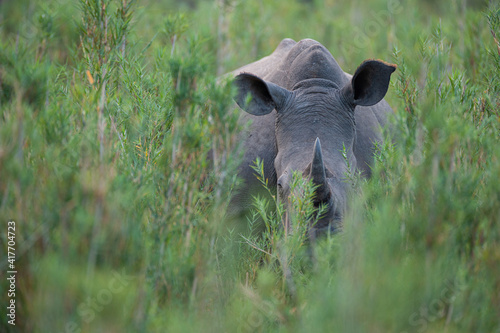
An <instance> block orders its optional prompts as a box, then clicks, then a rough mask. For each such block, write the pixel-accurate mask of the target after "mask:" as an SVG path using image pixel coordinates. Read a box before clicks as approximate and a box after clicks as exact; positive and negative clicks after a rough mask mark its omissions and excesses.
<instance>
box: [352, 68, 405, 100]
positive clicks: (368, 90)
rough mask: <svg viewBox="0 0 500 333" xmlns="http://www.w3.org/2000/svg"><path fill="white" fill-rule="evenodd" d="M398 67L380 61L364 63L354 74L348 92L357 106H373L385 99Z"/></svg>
mask: <svg viewBox="0 0 500 333" xmlns="http://www.w3.org/2000/svg"><path fill="white" fill-rule="evenodd" d="M395 70H396V65H392V64H388V63H385V62H383V61H379V60H366V61H364V62H363V63H362V64H361V65H360V66H359V67H358V69H357V70H356V73H354V76H353V77H352V80H351V84H350V87H346V88H348V89H347V91H348V93H349V95H350V96H349V97H348V99H350V100H351V101H352V102H353V103H354V104H355V105H363V106H371V105H374V104H377V103H378V102H380V101H381V100H382V98H384V96H385V94H386V93H387V89H388V88H389V82H390V80H391V74H392V73H393V72H394V71H395Z"/></svg>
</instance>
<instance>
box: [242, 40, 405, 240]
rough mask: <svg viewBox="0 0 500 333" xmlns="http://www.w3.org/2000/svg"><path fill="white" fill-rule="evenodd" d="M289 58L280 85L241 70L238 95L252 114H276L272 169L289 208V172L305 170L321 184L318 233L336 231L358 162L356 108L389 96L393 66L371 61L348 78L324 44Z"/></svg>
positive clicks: (304, 172)
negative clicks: (348, 177)
mask: <svg viewBox="0 0 500 333" xmlns="http://www.w3.org/2000/svg"><path fill="white" fill-rule="evenodd" d="M288 63H289V64H291V65H290V68H289V69H287V70H286V75H285V76H284V77H283V78H282V79H281V80H274V81H275V82H280V85H278V84H275V83H272V82H270V81H266V80H263V79H261V78H259V77H257V76H255V75H252V74H249V73H242V74H239V75H238V76H237V77H236V78H235V81H234V82H235V84H236V86H237V95H236V97H235V100H236V102H237V103H238V105H239V106H240V107H241V108H242V109H243V110H245V111H246V112H248V113H250V114H251V115H254V116H264V115H267V114H269V113H271V112H276V117H275V135H276V155H275V156H276V157H275V160H274V169H275V171H276V187H277V195H278V198H279V200H280V202H283V203H284V205H285V207H286V206H287V201H288V200H287V198H288V197H289V195H290V182H291V180H292V173H293V172H294V171H298V172H301V173H302V175H303V176H304V177H308V178H309V179H311V180H312V182H313V183H314V184H315V185H316V186H317V188H316V192H315V197H314V205H315V206H319V205H326V208H325V209H326V213H325V214H324V215H323V216H322V217H321V218H320V219H319V221H318V222H317V223H316V225H315V226H314V228H312V230H313V231H314V234H317V233H322V232H325V231H330V232H331V231H333V232H335V231H336V227H337V226H338V225H339V222H340V221H341V220H342V216H343V214H344V212H345V209H346V199H347V191H348V184H346V182H345V174H346V172H347V171H348V170H347V168H348V167H347V165H348V164H349V166H350V167H351V168H352V169H354V168H356V166H357V165H356V158H355V156H354V153H353V145H354V143H355V140H356V124H355V117H354V111H355V108H356V106H358V105H359V106H371V105H374V104H376V103H378V102H380V101H381V100H382V99H383V98H384V96H385V94H386V92H387V89H388V86H389V81H390V75H391V73H392V72H394V70H395V66H393V65H389V64H387V63H384V62H382V61H377V60H367V61H365V62H363V63H362V64H361V65H360V66H359V67H358V69H357V70H356V72H355V74H354V75H353V76H352V78H351V77H350V75H347V74H345V73H344V72H343V71H342V70H341V69H340V67H339V66H338V64H337V63H336V61H335V60H334V59H333V57H332V56H331V55H330V54H329V52H328V51H326V52H325V49H324V48H322V46H321V45H320V46H316V45H314V48H313V47H309V49H308V50H302V51H301V53H300V54H298V55H295V58H294V59H293V61H291V62H290V61H289V62H288ZM256 135H258V133H256ZM343 152H346V153H347V159H348V161H349V163H346V157H345V156H344V155H343ZM351 171H353V170H351ZM285 219H287V218H286V217H285ZM285 222H286V223H288V222H289V221H285Z"/></svg>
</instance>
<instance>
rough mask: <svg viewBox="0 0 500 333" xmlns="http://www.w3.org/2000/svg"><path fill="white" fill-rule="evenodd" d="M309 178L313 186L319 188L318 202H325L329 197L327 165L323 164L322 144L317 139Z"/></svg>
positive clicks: (317, 193) (317, 190)
mask: <svg viewBox="0 0 500 333" xmlns="http://www.w3.org/2000/svg"><path fill="white" fill-rule="evenodd" d="M309 178H310V179H311V180H312V182H313V184H314V185H316V186H318V188H317V189H316V200H318V201H323V200H325V199H326V198H327V196H328V193H329V191H328V183H327V181H326V172H325V164H324V163H323V153H322V152H321V142H320V141H319V138H316V142H314V154H313V159H312V163H311V172H310V173H309Z"/></svg>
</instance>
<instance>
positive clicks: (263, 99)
mask: <svg viewBox="0 0 500 333" xmlns="http://www.w3.org/2000/svg"><path fill="white" fill-rule="evenodd" d="M233 83H234V85H235V86H236V88H237V93H236V96H235V97H234V99H235V101H236V103H238V105H239V106H240V107H241V108H242V109H243V110H245V111H246V112H248V113H250V114H252V115H254V116H263V115H266V114H269V113H271V111H273V110H274V109H277V110H279V109H280V108H281V107H282V106H283V105H284V103H285V102H286V100H287V99H288V96H289V95H290V94H291V92H290V91H288V90H286V89H285V88H282V87H280V86H278V85H276V84H274V83H271V82H267V81H264V80H262V79H261V78H259V77H257V76H255V75H252V74H248V73H242V74H239V75H238V76H236V78H235V79H234V81H233Z"/></svg>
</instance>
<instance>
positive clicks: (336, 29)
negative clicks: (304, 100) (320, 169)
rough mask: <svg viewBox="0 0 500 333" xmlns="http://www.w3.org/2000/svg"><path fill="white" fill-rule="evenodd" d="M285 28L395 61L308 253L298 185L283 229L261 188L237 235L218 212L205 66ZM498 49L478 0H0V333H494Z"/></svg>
mask: <svg viewBox="0 0 500 333" xmlns="http://www.w3.org/2000/svg"><path fill="white" fill-rule="evenodd" d="M285 37H290V38H293V39H295V40H300V39H302V38H314V39H316V40H318V41H320V42H321V43H323V44H324V45H325V46H326V47H327V48H328V49H329V50H330V51H331V52H332V54H333V55H334V57H335V58H336V59H337V61H338V62H339V64H340V65H341V67H342V68H343V69H344V70H346V71H348V72H353V71H354V70H355V69H356V67H357V66H358V65H359V64H360V63H361V62H362V61H363V60H364V59H367V58H379V59H384V60H386V61H390V62H394V63H396V64H397V65H398V70H397V72H396V73H395V75H394V76H393V79H392V83H391V87H390V89H389V93H388V95H387V100H388V101H389V102H390V104H391V105H392V106H393V108H394V111H395V117H394V119H393V125H392V127H393V129H394V132H395V133H396V136H395V137H396V139H395V140H394V141H393V142H392V141H391V140H387V142H386V144H384V145H383V146H381V147H379V150H380V152H379V154H377V158H376V159H377V163H376V165H375V166H374V176H373V177H372V179H370V180H360V179H357V178H356V177H355V176H353V175H346V178H347V181H349V182H350V183H352V186H353V191H352V198H351V204H350V206H349V207H350V208H349V211H348V214H347V216H346V219H345V221H344V226H343V231H342V232H341V233H340V234H337V235H332V236H329V237H325V238H323V239H320V240H318V241H315V242H313V243H310V242H308V240H307V237H305V225H304V224H303V223H302V222H303V221H304V219H305V218H307V217H308V216H313V214H315V213H316V212H315V211H314V209H313V208H312V207H311V205H310V203H309V201H308V200H307V198H308V195H307V193H309V196H310V195H311V193H312V192H311V188H310V187H308V184H307V183H304V182H303V181H302V180H301V179H299V178H298V179H297V180H296V184H295V186H296V187H297V189H298V191H297V192H300V193H303V195H301V196H297V197H294V199H293V200H294V201H293V202H294V207H295V212H296V214H297V216H295V217H294V218H293V220H294V221H297V223H296V225H297V228H298V229H297V230H296V232H295V233H293V234H291V235H287V234H285V232H284V230H283V228H281V226H280V223H281V214H282V211H281V209H280V206H279V204H278V205H276V203H273V202H269V201H268V200H266V199H264V198H259V199H256V201H255V213H254V215H253V216H249V221H248V228H247V229H248V233H244V234H241V233H240V230H241V226H235V225H231V224H228V223H227V222H225V221H224V214H225V210H226V208H227V204H228V199H229V197H230V194H231V190H232V188H233V187H234V186H236V184H237V179H236V171H235V170H236V167H237V165H238V162H239V158H240V154H239V153H238V151H239V148H240V147H239V142H238V138H237V134H238V132H239V131H240V127H239V125H238V123H237V119H238V115H239V112H240V111H238V110H237V109H236V108H235V106H234V104H233V102H232V99H231V87H230V85H228V84H227V82H224V81H220V82H219V81H218V80H217V79H216V77H217V76H218V75H220V74H222V73H225V72H228V71H230V70H233V69H234V68H237V67H239V66H241V65H244V64H247V63H249V62H251V61H254V60H256V59H258V58H260V57H263V56H265V55H267V54H269V53H270V52H272V50H273V49H274V48H275V47H276V45H277V44H278V43H279V42H280V41H281V40H282V39H283V38H285ZM499 41H500V7H498V4H495V3H494V2H493V1H490V2H486V1H465V0H463V1H458V0H456V1H451V2H429V1H418V0H405V1H399V0H387V1H386V0H377V1H371V2H370V3H369V4H367V3H366V2H363V1H360V0H354V1H351V2H340V1H335V0H316V1H226V0H221V1H194V0H193V1H189V2H185V1H162V2H160V1H154V0H143V1H130V0H80V1H74V2H64V1H61V0H48V1H34V0H20V1H12V0H3V1H0V216H1V217H2V219H4V221H3V222H2V225H3V229H2V230H1V235H2V237H1V238H0V239H1V241H0V243H1V244H0V245H1V247H0V248H1V250H0V254H1V257H0V270H1V271H2V272H6V271H7V254H6V249H7V242H6V240H7V238H6V236H7V235H6V231H7V226H6V222H7V221H8V220H9V219H11V220H14V221H16V269H17V271H18V275H17V285H16V306H17V307H16V315H17V316H16V326H11V325H9V324H7V319H6V318H7V317H6V316H3V318H2V320H1V324H0V325H1V331H2V332H4V331H5V332H18V331H19V332H109V331H117V332H128V331H131V332H136V331H141V332H142V331H159V332H163V331H172V332H184V331H185V332H192V331H209V332H212V331H213V332H219V331H223V332H233V331H249V332H268V331H292V332H294V331H297V332H298V331H307V332H310V331H313V332H324V331H338V332H387V331H398V332H441V331H450V332H471V331H474V332H496V331H499V330H500V320H499V316H498V314H499V313H500V284H499V276H500V229H499V225H500V223H499V222H500V190H499V189H500V181H499V179H500V160H499V156H500V145H499V133H500V42H499ZM261 168H262V166H261V165H259V164H257V165H256V173H257V174H258V173H259V170H260V169H261ZM262 181H263V183H264V184H265V180H264V179H263V180H262ZM270 190H271V195H272V194H273V192H272V191H273V190H272V189H270ZM304 193H305V194H304ZM272 206H277V207H278V209H277V210H276V211H275V210H271V211H270V210H269V209H267V207H272ZM257 220H263V221H264V222H265V226H266V228H264V231H263V234H261V235H256V234H255V230H256V229H255V228H256V222H255V221H257ZM301 221H302V222H301ZM301 223H302V224H301ZM2 276H4V275H3V274H2ZM7 289H8V281H6V279H2V281H1V282H0V291H1V293H0V303H1V304H2V306H4V305H5V304H7V302H8V297H7V292H6V290H7ZM2 314H3V312H2Z"/></svg>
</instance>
